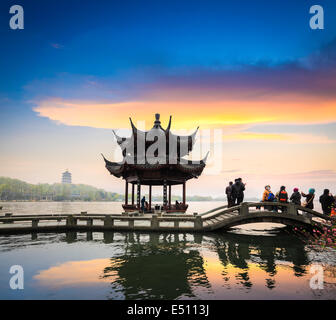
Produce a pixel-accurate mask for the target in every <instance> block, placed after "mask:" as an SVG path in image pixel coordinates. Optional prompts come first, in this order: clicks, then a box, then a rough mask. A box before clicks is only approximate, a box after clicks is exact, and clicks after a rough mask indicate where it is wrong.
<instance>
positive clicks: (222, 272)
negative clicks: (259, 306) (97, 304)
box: [0, 202, 336, 299]
mask: <svg viewBox="0 0 336 320" xmlns="http://www.w3.org/2000/svg"><path fill="white" fill-rule="evenodd" d="M221 204H222V203H214V202H198V203H194V202H191V203H190V204H189V205H190V212H204V211H206V210H209V209H211V208H213V207H216V206H219V205H221ZM0 206H3V210H2V211H3V212H13V213H14V214H19V213H20V214H31V213H35V214H41V213H79V212H80V211H88V212H89V213H120V209H121V203H102V202H98V203H92V202H88V203H81V202H66V203H57V202H50V203H43V202H40V203H39V202H36V203H27V202H25V203H19V202H17V203H2V204H0ZM279 227H281V225H274V224H267V223H261V224H250V225H246V226H241V227H240V228H236V229H234V230H232V231H230V232H226V233H224V232H216V233H204V234H176V233H148V234H146V233H135V232H105V233H99V232H93V233H89V232H88V233H85V232H78V233H75V232H68V233H59V234H55V233H51V234H38V235H36V234H35V235H31V234H26V235H11V236H0V299H336V253H335V251H333V250H327V251H319V250H318V251H317V250H313V249H312V248H310V247H308V246H307V245H306V244H305V243H304V241H303V240H302V239H298V238H296V237H294V236H292V235H290V234H288V233H286V232H285V231H284V230H283V229H281V228H279ZM13 265H21V266H22V267H23V269H24V289H23V290H12V289H10V286H9V279H10V277H11V274H10V273H9V269H10V267H11V266H13ZM316 265H318V266H321V268H322V269H321V271H322V272H323V279H322V284H323V289H313V288H312V287H311V281H312V280H311V279H312V277H313V276H314V274H311V271H313V269H312V268H311V267H312V266H316Z"/></svg>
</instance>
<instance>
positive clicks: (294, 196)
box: [290, 188, 301, 206]
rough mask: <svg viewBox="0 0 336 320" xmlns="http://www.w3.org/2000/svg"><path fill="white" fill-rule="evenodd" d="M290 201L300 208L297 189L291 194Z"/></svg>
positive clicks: (299, 197)
mask: <svg viewBox="0 0 336 320" xmlns="http://www.w3.org/2000/svg"><path fill="white" fill-rule="evenodd" d="M290 201H291V202H292V203H294V204H296V205H297V206H301V194H300V192H299V189H298V188H294V190H293V194H292V195H291V197H290Z"/></svg>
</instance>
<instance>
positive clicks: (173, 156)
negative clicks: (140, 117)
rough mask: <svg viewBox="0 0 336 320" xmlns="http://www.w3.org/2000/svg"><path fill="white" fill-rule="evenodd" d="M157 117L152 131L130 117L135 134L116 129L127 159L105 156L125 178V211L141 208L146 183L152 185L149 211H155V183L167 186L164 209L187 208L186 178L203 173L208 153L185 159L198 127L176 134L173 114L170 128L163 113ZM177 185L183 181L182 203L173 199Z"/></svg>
mask: <svg viewBox="0 0 336 320" xmlns="http://www.w3.org/2000/svg"><path fill="white" fill-rule="evenodd" d="M155 118H156V119H155V122H154V126H153V128H152V129H151V130H149V131H141V130H138V129H137V128H136V127H135V125H134V124H133V122H132V119H131V118H130V123H131V126H132V135H131V137H129V138H124V137H119V136H118V135H117V134H116V133H115V132H114V131H113V133H114V135H115V137H116V139H117V143H118V145H119V146H120V148H121V150H122V154H123V161H122V162H111V161H108V160H107V159H105V157H104V156H103V158H104V160H105V164H106V169H107V170H108V171H109V172H110V174H112V175H114V176H115V177H117V178H123V179H124V180H125V204H123V208H124V210H125V211H133V210H140V207H141V206H140V199H141V186H143V185H146V186H149V199H148V203H147V212H151V211H152V186H163V205H162V206H163V210H164V211H167V212H185V211H186V210H187V208H188V205H187V204H186V181H187V180H189V179H192V178H198V177H199V176H200V175H201V173H202V171H203V169H204V167H205V162H206V158H207V156H208V154H207V155H206V157H205V158H204V159H203V160H200V161H190V160H186V159H184V158H183V157H185V156H187V155H188V154H189V153H190V151H192V148H193V146H194V143H195V138H196V133H197V131H198V128H197V129H196V131H195V132H194V133H193V134H191V135H189V136H180V135H175V134H173V133H172V132H171V131H170V127H171V118H172V117H171V116H170V119H169V124H168V127H167V128H166V129H163V128H162V126H161V121H160V115H159V114H156V115H155ZM153 150H154V151H153ZM152 151H153V152H152ZM151 152H152V153H151ZM151 154H152V155H151ZM129 184H131V186H132V197H131V199H132V200H131V201H132V203H129V199H128V187H129ZM173 185H182V190H183V194H182V199H183V200H182V203H177V204H172V203H171V187H172V186H173ZM135 186H136V187H137V189H136V192H137V193H136V203H135V201H134V197H135V194H134V191H135ZM167 188H168V192H167Z"/></svg>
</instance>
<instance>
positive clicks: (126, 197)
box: [125, 180, 128, 205]
mask: <svg viewBox="0 0 336 320" xmlns="http://www.w3.org/2000/svg"><path fill="white" fill-rule="evenodd" d="M127 204H128V182H127V180H125V205H127Z"/></svg>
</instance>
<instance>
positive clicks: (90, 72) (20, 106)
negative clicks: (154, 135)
mask: <svg viewBox="0 0 336 320" xmlns="http://www.w3.org/2000/svg"><path fill="white" fill-rule="evenodd" d="M13 4H16V3H14V2H13V1H1V4H0V36H1V50H0V58H1V59H0V118H1V125H0V135H1V140H0V150H1V152H0V176H8V177H12V178H18V179H22V180H25V181H27V182H31V183H38V182H47V183H54V182H59V181H60V179H61V173H62V172H63V171H64V170H65V169H69V171H71V172H72V175H73V182H74V183H85V184H90V185H93V186H96V187H102V188H104V189H106V190H109V191H115V192H123V190H124V183H123V182H122V181H121V180H120V179H117V178H115V177H112V176H110V175H109V174H108V171H107V170H106V169H105V167H104V162H103V160H102V158H101V156H100V153H104V155H105V156H106V157H107V158H109V159H110V160H118V152H117V149H116V141H115V139H114V138H113V134H112V131H111V129H115V130H117V131H118V132H119V133H120V134H125V135H127V134H130V131H129V129H130V124H129V117H132V119H133V121H134V123H138V125H139V126H145V127H146V128H147V129H149V128H150V127H151V126H152V124H153V121H154V114H155V113H160V114H161V121H162V125H163V127H165V126H166V125H167V124H168V120H169V116H170V115H172V116H173V119H172V130H173V132H176V133H179V132H181V133H191V132H193V131H194V130H195V129H196V128H197V126H200V131H199V133H198V141H199V143H201V142H204V141H206V140H207V139H208V138H207V137H206V134H207V133H208V132H209V130H210V133H211V134H212V135H213V133H214V132H217V133H218V132H220V141H216V142H215V143H214V141H213V139H210V142H211V143H210V146H209V147H210V155H209V165H208V167H207V168H206V169H205V170H204V172H203V175H202V176H201V177H200V178H199V179H197V180H193V181H190V182H188V185H187V193H188V194H190V195H196V194H197V195H212V196H222V195H223V193H224V189H225V186H226V184H227V182H228V181H230V180H232V179H234V178H237V177H242V178H243V179H244V180H245V181H246V182H247V191H246V195H247V196H248V197H256V196H257V197H261V193H262V190H263V187H264V185H265V184H271V186H272V189H273V190H274V191H277V189H278V188H279V187H280V185H282V184H284V185H286V186H287V187H288V189H289V191H291V189H292V188H293V187H295V186H298V187H299V188H302V189H304V191H307V189H308V188H310V187H315V188H316V189H317V192H318V193H321V192H322V189H323V188H324V187H328V188H330V189H331V191H332V192H333V193H334V194H336V165H335V163H336V18H335V17H336V2H335V1H333V0H319V1H310V0H304V1H303V0H302V1H289V0H288V1H280V0H274V1H264V0H255V1H239V0H238V1H237V0H236V1H224V0H221V1H181V0H179V1H173V0H170V1H160V0H155V1H129V0H126V1H117V0H116V1H99V3H98V2H93V1H90V2H89V1H74V0H70V1H69V0H68V1H55V0H51V1H38V0H35V1H21V2H20V4H21V5H22V6H23V8H24V18H25V21H24V27H25V28H24V30H11V29H10V28H9V24H8V21H9V18H10V14H9V8H10V6H11V5H13ZM315 4H320V5H322V6H323V8H324V14H325V17H324V20H325V21H324V27H325V29H324V30H312V29H310V27H309V19H310V17H311V15H310V14H309V8H310V6H312V5H315ZM196 149H197V150H198V147H197V146H196ZM203 149H204V150H203ZM197 150H196V152H197ZM199 150H200V152H199V154H197V156H195V158H197V157H198V158H199V157H203V156H204V155H205V153H206V151H207V150H205V148H200V149H199ZM216 150H217V153H216ZM220 151H221V152H220ZM119 156H120V154H119ZM219 164H220V165H219ZM213 167H215V169H214V168H213ZM218 168H220V169H219V171H218ZM144 192H145V193H146V192H147V191H146V190H144ZM160 192H161V190H159V189H158V190H157V193H160ZM180 192H181V190H180V189H179V188H176V190H175V191H174V188H173V194H178V193H180Z"/></svg>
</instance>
